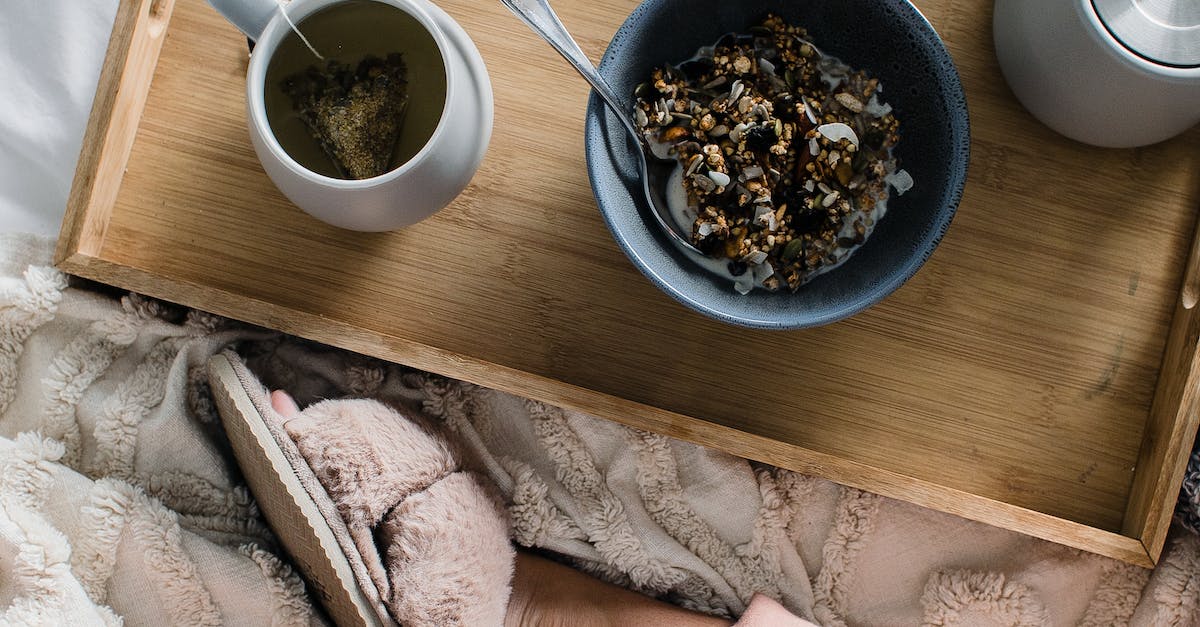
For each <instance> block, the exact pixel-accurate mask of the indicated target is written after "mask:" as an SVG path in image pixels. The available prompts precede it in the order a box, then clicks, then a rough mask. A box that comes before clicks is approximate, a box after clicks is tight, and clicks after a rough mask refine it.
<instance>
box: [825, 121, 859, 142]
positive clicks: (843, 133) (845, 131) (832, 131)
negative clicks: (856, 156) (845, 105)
mask: <svg viewBox="0 0 1200 627" xmlns="http://www.w3.org/2000/svg"><path fill="white" fill-rule="evenodd" d="M817 132H818V133H820V134H821V135H824V136H825V139H828V140H829V141H831V142H833V143H835V144H836V143H837V142H838V141H839V140H842V139H848V140H850V143H851V144H854V146H855V147H856V148H857V147H858V135H857V134H856V133H855V132H854V129H852V128H850V126H849V125H847V124H843V123H841V122H831V123H829V124H822V125H820V126H818V127H817Z"/></svg>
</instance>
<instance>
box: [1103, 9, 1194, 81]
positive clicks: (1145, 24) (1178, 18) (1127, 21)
mask: <svg viewBox="0 0 1200 627" xmlns="http://www.w3.org/2000/svg"><path fill="white" fill-rule="evenodd" d="M1092 6H1093V7H1095V9H1096V13H1097V15H1099V16H1100V21H1102V22H1103V23H1104V27H1105V28H1107V29H1108V31H1109V32H1110V33H1112V35H1113V37H1116V38H1117V40H1119V41H1120V42H1121V44H1122V45H1124V46H1125V47H1126V48H1128V49H1129V50H1130V51H1132V52H1133V53H1134V54H1137V55H1138V56H1140V57H1143V58H1145V59H1147V60H1149V61H1153V62H1154V63H1159V64H1162V65H1171V66H1175V67H1183V68H1191V67H1200V0H1092Z"/></svg>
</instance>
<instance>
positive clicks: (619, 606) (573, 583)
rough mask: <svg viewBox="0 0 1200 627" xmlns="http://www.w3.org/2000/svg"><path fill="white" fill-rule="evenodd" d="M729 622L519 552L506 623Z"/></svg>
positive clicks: (694, 625) (559, 626)
mask: <svg viewBox="0 0 1200 627" xmlns="http://www.w3.org/2000/svg"><path fill="white" fill-rule="evenodd" d="M730 624H731V623H730V621H728V620H725V619H722V618H716V617H713V616H706V615H704V614H699V613H696V612H691V611H688V610H685V609H682V608H679V607H675V606H674V605H670V604H669V603H664V602H662V601H658V600H656V599H652V598H650V597H647V596H644V595H641V594H638V593H636V592H631V591H629V590H626V589H624V588H621V587H618V586H614V585H612V584H610V583H605V582H603V581H600V580H599V579H595V578H593V577H589V576H588V575H585V574H584V573H581V572H579V571H577V570H575V569H573V568H570V567H569V566H564V565H562V564H559V563H557V562H553V561H550V560H548V559H546V558H544V557H541V556H538V555H535V554H533V553H529V552H527V551H517V564H516V572H514V573H513V584H512V597H511V598H510V599H509V602H508V615H507V616H506V617H505V620H504V625H505V627H533V626H537V627H615V626H617V625H640V626H646V627H652V626H654V625H670V626H672V627H676V626H677V627H724V626H727V625H730Z"/></svg>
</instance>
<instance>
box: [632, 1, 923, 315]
mask: <svg viewBox="0 0 1200 627" xmlns="http://www.w3.org/2000/svg"><path fill="white" fill-rule="evenodd" d="M882 90H883V86H882V85H881V84H880V82H879V80H878V79H876V78H872V77H871V76H869V75H868V74H867V73H865V72H863V71H857V70H854V69H853V68H851V67H850V66H848V65H847V64H845V63H843V62H842V61H841V60H839V59H837V58H835V57H832V56H828V55H825V54H822V53H821V52H820V50H819V49H818V48H817V47H816V45H814V44H813V43H812V42H811V40H810V39H809V37H808V34H807V33H806V32H805V30H804V29H803V28H801V27H799V26H795V25H791V24H788V23H786V22H785V21H784V20H783V19H781V18H779V17H777V16H774V15H770V16H768V17H767V18H766V19H765V20H763V21H762V23H761V24H760V25H758V26H755V27H753V28H751V29H749V30H748V31H747V32H746V33H742V34H730V35H726V36H725V37H722V38H721V39H720V40H719V41H718V42H717V43H716V44H715V45H714V46H711V47H706V48H702V49H701V50H700V51H699V52H698V53H697V54H696V56H694V57H693V58H691V59H689V60H687V61H685V62H683V63H680V64H678V65H674V66H672V65H665V66H661V67H658V68H656V69H654V70H653V71H652V72H651V74H650V76H649V77H648V80H647V81H646V82H644V83H642V84H641V85H639V86H638V87H637V89H636V92H635V95H636V97H637V105H636V108H635V110H634V116H635V121H636V125H637V126H638V128H639V130H640V131H642V132H643V133H645V134H646V135H647V138H648V140H649V143H650V145H651V147H652V148H653V150H654V152H655V154H656V156H658V157H660V158H664V159H675V160H676V161H677V164H678V165H677V168H676V170H675V174H674V175H673V176H672V179H671V181H670V182H669V183H668V186H669V188H670V189H669V190H668V192H669V193H668V194H667V196H668V199H669V200H670V204H671V208H672V213H673V215H674V216H675V219H676V220H677V221H678V222H679V223H680V225H682V226H684V227H685V228H686V230H688V231H690V232H691V237H692V243H693V244H695V245H696V247H697V248H699V249H700V250H701V251H703V252H704V253H705V254H707V255H708V257H707V258H706V259H703V260H699V261H702V263H701V265H703V266H704V267H706V268H708V269H709V270H711V271H713V272H715V273H717V274H720V275H724V276H727V277H729V278H730V279H731V280H732V281H733V283H734V287H735V289H736V290H737V291H738V292H740V293H743V294H745V293H748V292H749V291H750V290H752V289H753V288H754V287H761V288H764V289H767V290H771V291H774V290H779V289H784V288H787V289H790V290H792V291H795V290H796V289H798V288H799V287H800V286H801V285H803V284H804V283H806V282H808V281H809V280H811V279H812V278H813V277H815V276H817V275H819V274H822V273H824V272H827V271H829V270H831V269H833V268H836V267H837V266H838V265H840V264H841V263H843V262H844V261H846V260H847V259H848V258H849V257H850V255H852V254H853V253H854V251H855V250H857V249H858V248H859V247H860V246H861V245H862V244H863V243H864V242H865V241H866V240H867V238H868V237H869V236H870V234H871V232H872V230H873V229H874V227H875V225H876V224H877V223H878V221H879V220H880V219H881V218H882V217H883V215H884V213H885V212H886V210H887V201H888V197H889V193H890V192H889V187H890V188H892V189H894V190H895V192H896V193H897V194H902V193H904V192H905V191H907V190H908V189H909V188H911V187H912V184H913V181H912V178H911V177H910V176H909V175H908V174H907V173H906V172H905V171H904V170H901V169H899V168H898V165H897V161H896V159H895V158H894V157H893V154H892V149H893V147H894V146H895V145H896V143H897V142H898V141H899V132H898V131H899V126H900V123H899V121H898V120H897V119H896V117H895V115H894V114H893V113H892V110H891V107H890V106H889V105H888V104H887V103H886V102H884V101H883V100H882V99H881V93H882Z"/></svg>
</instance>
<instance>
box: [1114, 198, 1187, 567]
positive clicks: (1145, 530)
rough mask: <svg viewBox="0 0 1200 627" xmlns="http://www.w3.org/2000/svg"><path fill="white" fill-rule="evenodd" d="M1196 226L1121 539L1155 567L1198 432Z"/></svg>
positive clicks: (1168, 334)
mask: <svg viewBox="0 0 1200 627" xmlns="http://www.w3.org/2000/svg"><path fill="white" fill-rule="evenodd" d="M1198 285H1200V220H1197V226H1196V231H1195V235H1194V236H1193V242H1192V250H1191V253H1190V254H1189V255H1188V261H1187V265H1186V266H1185V270H1184V273H1183V281H1182V284H1181V285H1180V290H1179V297H1178V300H1177V301H1176V304H1175V313H1174V315H1173V316H1172V318H1171V328H1170V331H1169V332H1168V333H1167V341H1166V348H1165V350H1164V351H1163V360H1162V365H1161V366H1160V367H1159V370H1158V372H1159V378H1158V384H1157V386H1156V388H1155V391H1154V401H1153V404H1152V405H1151V408H1150V415H1149V418H1148V422H1147V424H1146V433H1145V435H1144V436H1143V438H1142V448H1141V451H1140V452H1139V454H1138V461H1137V470H1136V471H1135V473H1134V479H1133V486H1132V489H1131V493H1130V501H1129V506H1128V508H1127V509H1126V511H1125V520H1124V522H1123V524H1122V529H1121V531H1122V534H1124V535H1127V536H1134V537H1138V538H1141V539H1142V541H1143V542H1144V543H1145V545H1146V547H1147V549H1148V552H1149V555H1150V557H1151V559H1152V560H1154V561H1157V560H1158V557H1159V555H1160V553H1161V552H1162V548H1163V545H1164V544H1165V543H1166V538H1167V531H1168V530H1169V529H1170V526H1171V518H1172V515H1173V514H1174V511H1175V502H1176V500H1177V499H1178V494H1179V485H1180V483H1181V482H1182V481H1183V475H1184V472H1185V470H1186V469H1187V461H1188V457H1189V456H1190V455H1191V451H1192V443H1193V442H1194V441H1195V439H1196V432H1197V428H1198V427H1200V306H1197V287H1198Z"/></svg>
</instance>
